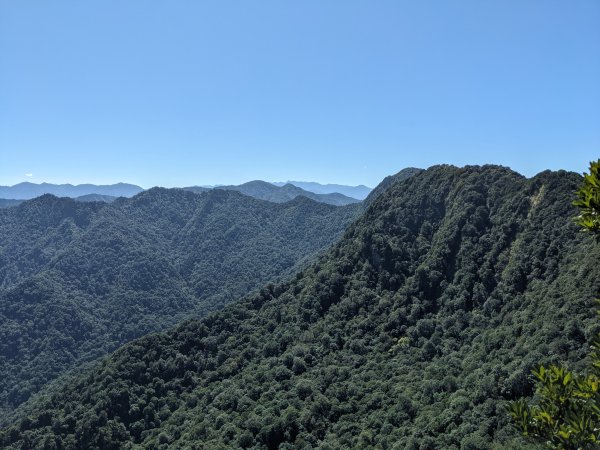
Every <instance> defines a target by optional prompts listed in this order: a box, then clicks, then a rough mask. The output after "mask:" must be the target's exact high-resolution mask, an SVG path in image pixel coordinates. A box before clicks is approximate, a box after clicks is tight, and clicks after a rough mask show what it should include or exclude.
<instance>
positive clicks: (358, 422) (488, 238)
mask: <svg viewBox="0 0 600 450" xmlns="http://www.w3.org/2000/svg"><path fill="white" fill-rule="evenodd" d="M580 182H581V177H580V176H579V175H577V174H574V173H568V172H564V171H559V172H550V171H546V172H542V173H540V174H538V175H537V176H535V177H533V178H530V179H527V178H525V177H523V176H521V175H519V174H517V173H515V172H513V171H511V170H510V169H507V168H504V167H498V166H483V167H477V166H468V167H464V168H457V167H453V166H434V167H432V168H430V169H427V170H425V171H423V170H419V169H405V170H403V171H401V172H399V173H398V174H396V175H394V176H392V177H388V178H386V179H385V180H384V181H382V183H381V184H380V186H378V188H376V189H375V190H374V191H373V196H372V197H370V198H369V199H367V201H366V202H364V203H362V204H357V205H348V206H343V207H339V206H331V205H326V204H323V203H317V202H315V201H312V200H310V199H307V198H305V197H297V198H295V199H294V200H291V201H288V202H285V203H274V202H268V201H262V200H257V199H252V198H250V197H247V196H244V195H242V194H241V193H239V192H233V191H230V190H223V189H214V190H210V191H208V192H204V193H201V194H194V193H191V192H186V191H184V190H181V189H175V190H166V189H158V188H157V189H152V190H149V191H147V192H144V193H141V194H138V195H137V196H136V197H134V198H132V199H119V200H116V201H115V202H114V203H112V204H101V203H78V202H74V201H72V200H69V199H57V198H55V197H51V196H44V197H41V198H38V199H35V200H32V201H29V202H25V203H24V204H22V205H20V206H18V207H16V208H10V209H7V210H4V211H0V225H1V226H2V227H3V228H2V229H1V230H0V231H1V233H0V236H3V239H4V240H3V241H2V252H1V253H0V255H2V259H1V260H0V262H1V264H2V265H1V267H2V272H0V274H2V277H3V278H2V279H3V280H4V281H3V282H4V286H5V287H4V288H2V290H1V291H0V305H2V310H1V311H0V313H1V314H2V320H3V322H2V324H0V330H1V331H2V332H3V333H4V334H3V335H2V336H0V345H2V347H0V350H1V351H2V353H1V355H0V356H1V358H0V364H1V365H0V371H1V372H2V375H3V377H2V378H3V379H4V380H5V381H4V384H3V385H2V386H0V392H3V393H4V394H3V395H4V396H5V397H4V399H5V400H4V401H5V403H4V404H5V407H6V408H7V410H6V411H7V412H8V411H11V410H12V408H14V407H15V406H16V405H18V404H19V403H21V402H23V401H24V400H26V399H27V397H28V396H30V395H31V394H32V393H34V392H37V391H38V390H39V388H40V387H41V386H42V385H44V383H45V382H46V381H49V379H52V377H55V376H56V375H57V374H58V373H63V372H61V370H62V368H61V365H62V364H65V363H66V364H67V365H68V364H71V363H73V364H74V362H75V361H82V360H88V361H89V360H92V359H93V358H94V357H96V356H99V354H102V353H103V352H106V351H110V350H111V349H112V348H115V346H116V345H118V344H119V343H122V342H125V341H129V340H130V339H131V338H134V337H136V336H139V335H140V334H142V333H145V332H148V331H150V330H152V329H154V330H155V329H156V328H153V327H156V323H157V322H158V323H159V324H160V326H163V325H164V326H167V325H169V324H172V323H175V322H176V321H177V320H178V319H179V318H183V317H184V316H185V315H186V314H189V312H190V311H193V312H194V313H195V314H196V315H197V316H202V315H204V314H205V313H207V312H208V311H214V310H215V309H218V308H221V307H222V306H225V305H227V306H225V308H224V309H222V310H221V311H218V312H214V313H212V314H209V315H208V316H207V317H204V318H199V319H193V320H188V321H185V322H183V323H181V324H179V325H178V326H177V327H175V328H173V329H171V330H169V331H167V332H163V333H158V334H150V335H148V336H145V337H142V338H140V339H136V340H134V341H133V342H130V343H129V344H126V345H124V346H123V347H121V348H120V349H118V350H117V351H115V352H114V353H112V354H111V355H109V356H108V357H106V358H103V359H101V360H99V361H98V362H97V363H96V364H94V365H93V367H91V368H90V369H89V370H85V371H83V372H82V373H74V374H72V375H70V376H66V377H65V378H63V379H60V380H57V381H56V382H55V383H54V384H53V385H47V387H46V389H47V390H46V391H45V392H43V393H42V394H40V395H37V396H36V395H34V396H33V397H32V398H31V399H30V400H29V401H28V402H26V403H25V404H24V405H22V406H21V407H20V408H19V409H18V410H17V411H16V412H13V413H12V414H13V415H12V416H8V415H7V416H5V417H7V420H8V422H10V424H9V426H7V427H6V428H5V429H3V430H2V431H0V446H3V447H6V448H11V449H12V448H14V449H17V448H69V449H71V448H102V449H119V448H156V449H163V448H164V449H166V448H252V449H291V448H323V449H325V448H330V449H338V448H381V449H388V448H389V449H391V448H402V449H414V450H417V449H436V448H440V449H442V448H444V449H446V448H448V449H473V450H474V449H477V450H479V449H492V448H493V449H505V448H515V449H516V448H528V444H527V443H526V442H524V441H523V440H522V439H521V438H520V436H519V435H518V434H517V432H516V431H515V430H514V428H513V427H512V425H511V424H510V423H509V418H508V415H507V413H506V410H505V408H504V405H505V402H506V401H507V400H510V399H514V398H517V397H520V396H522V395H530V394H531V393H532V380H531V376H530V373H531V369H532V368H534V367H537V366H538V365H539V364H540V363H546V362H549V361H552V362H558V361H561V362H566V363H567V364H569V365H571V367H574V368H575V369H578V368H580V367H581V365H582V361H583V360H584V356H585V355H586V354H587V352H588V350H589V345H590V342H591V340H592V338H593V336H594V335H595V334H596V332H597V331H598V325H597V320H596V319H595V315H594V310H593V305H594V302H593V299H594V297H595V296H597V295H598V294H599V293H600V264H598V257H597V247H596V244H595V242H594V241H593V239H592V238H591V237H590V236H588V235H585V234H584V233H580V232H579V231H578V229H577V227H576V226H575V225H574V223H573V220H572V217H573V216H574V215H575V213H576V210H575V208H574V207H573V206H572V204H571V202H572V195H573V194H572V193H573V192H574V190H575V189H576V188H577V186H578V185H579V183H580ZM342 230H345V231H342ZM342 233H343V236H342V237H341V239H339V240H338V239H337V238H338V236H340V234H342ZM314 240H317V242H314ZM329 244H331V245H329ZM307 245H312V247H311V248H310V249H309V250H307V249H306V247H305V246H307ZM290 246H291V249H289V247H290ZM325 246H329V249H328V250H327V251H326V252H324V253H322V254H318V253H319V249H323V248H324V247H325ZM63 249H66V250H63ZM292 255H293V256H292ZM309 259H312V262H311V263H310V264H308V265H306V263H307V262H308V260H309ZM294 271H295V272H296V274H295V276H293V277H287V278H286V275H285V274H291V273H292V272H294ZM281 277H284V278H283V279H282V280H281V281H276V282H271V283H266V284H263V285H262V288H260V289H259V290H257V291H255V292H253V293H250V294H249V295H245V296H244V295H243V294H244V293H247V292H249V290H251V289H252V288H253V287H256V286H259V285H257V284H253V283H256V281H255V280H257V278H259V279H260V280H262V282H263V283H264V282H265V280H269V279H270V280H274V279H277V278H281ZM205 294H206V295H205ZM203 295H205V296H203ZM236 296H239V298H237V300H236ZM188 317H189V315H188ZM77 352H80V353H77ZM81 352H84V354H83V355H82V354H81ZM85 352H87V353H85ZM78 358H79V359H78ZM48 373H50V375H47V374H48ZM48 376H49V378H45V377H48Z"/></svg>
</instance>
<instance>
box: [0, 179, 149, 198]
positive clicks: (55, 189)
mask: <svg viewBox="0 0 600 450" xmlns="http://www.w3.org/2000/svg"><path fill="white" fill-rule="evenodd" d="M142 191H143V189H142V188H141V187H139V186H136V185H133V184H128V183H117V184H109V185H96V184H78V185H73V184H52V183H41V184H36V183H29V182H24V183H19V184H15V185H14V186H0V198H3V199H13V200H28V199H32V198H35V197H39V196H40V195H44V194H52V195H56V196H57V197H72V198H73V197H81V196H84V195H90V194H99V195H108V196H110V197H132V196H134V195H135V194H139V193H140V192H142Z"/></svg>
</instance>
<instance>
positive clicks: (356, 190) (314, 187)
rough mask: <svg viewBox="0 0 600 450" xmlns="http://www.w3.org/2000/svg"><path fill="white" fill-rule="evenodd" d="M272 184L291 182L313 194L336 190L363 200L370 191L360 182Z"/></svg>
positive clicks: (334, 191) (331, 192) (329, 192)
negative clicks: (354, 183)
mask: <svg viewBox="0 0 600 450" xmlns="http://www.w3.org/2000/svg"><path fill="white" fill-rule="evenodd" d="M273 184H274V185H275V186H285V185H286V184H291V185H294V186H296V187H299V188H302V189H304V190H305V191H309V192H314V193H315V194H333V193H336V192H337V193H339V194H343V195H345V196H347V197H351V198H356V199H358V200H364V199H365V198H366V197H367V195H369V192H371V188H370V187H367V186H364V185H362V184H361V185H358V186H346V185H343V184H321V183H315V182H313V181H286V182H281V181H278V182H275V183H273Z"/></svg>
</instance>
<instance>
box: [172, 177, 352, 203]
mask: <svg viewBox="0 0 600 450" xmlns="http://www.w3.org/2000/svg"><path fill="white" fill-rule="evenodd" d="M183 189H184V190H186V191H192V192H204V191H207V190H209V189H208V188H205V187H199V186H192V187H186V188H183ZM214 189H223V190H228V191H238V192H241V193H242V194H245V195H249V196H250V197H254V198H258V199H261V200H267V201H270V202H275V203H284V202H289V201H290V200H293V199H295V198H296V197H298V196H304V197H306V198H310V199H311V200H315V201H317V202H321V203H327V204H329V205H336V206H345V205H350V204H353V203H359V201H360V200H357V199H355V198H350V197H346V196H345V195H342V194H339V193H331V194H315V193H313V192H309V191H305V190H304V189H301V188H299V187H296V186H293V185H291V184H286V185H284V186H275V185H274V184H271V183H267V182H266V181H261V180H255V181H249V182H248V183H244V184H240V185H238V186H217V187H215V188H214Z"/></svg>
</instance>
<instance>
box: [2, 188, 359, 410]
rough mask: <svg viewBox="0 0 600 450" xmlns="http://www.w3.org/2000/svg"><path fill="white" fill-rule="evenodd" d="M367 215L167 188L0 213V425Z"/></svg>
mask: <svg viewBox="0 0 600 450" xmlns="http://www.w3.org/2000/svg"><path fill="white" fill-rule="evenodd" d="M359 211H360V207H359V206H357V205H355V206H347V207H334V206H330V205H326V204H323V203H316V202H314V201H312V200H309V199H307V198H304V197H298V198H296V199H295V200H293V201H290V202H287V203H283V204H275V203H271V202H266V201H260V200H256V199H253V198H250V197H247V196H244V195H242V194H240V193H238V192H233V191H224V190H215V191H211V192H208V193H204V194H200V195H198V194H193V193H190V192H184V191H183V190H180V189H162V188H155V189H151V190H148V191H145V192H143V193H141V194H138V195H137V196H135V197H133V198H131V199H125V198H120V199H118V200H116V201H114V202H113V203H111V204H106V203H99V202H90V203H84V202H77V201H74V200H72V199H69V198H57V197H54V196H51V195H44V196H42V197H39V198H36V199H33V200H30V201H26V202H24V203H23V204H21V205H19V206H17V207H13V208H7V209H3V210H0V417H1V418H2V419H3V420H6V419H7V414H8V413H9V412H10V411H11V410H13V408H15V407H16V406H18V405H19V404H21V403H22V402H23V401H25V400H27V399H28V398H29V396H30V395H32V394H33V393H36V392H38V391H39V390H40V389H41V388H42V387H44V386H45V385H46V383H48V382H49V381H52V380H53V379H55V378H56V377H57V376H59V375H61V374H63V373H64V372H65V371H67V370H68V369H70V368H73V367H75V366H77V365H79V364H81V363H82V362H85V361H91V360H93V359H95V358H97V357H99V356H102V355H105V354H107V353H108V352H110V351H113V350H114V349H116V348H117V347H118V346H120V345H122V344H124V343H125V342H128V341H130V340H132V339H134V338H136V337H139V336H142V335H144V334H147V333H150V332H155V331H160V330H164V329H166V328H168V327H170V326H173V325H175V324H176V323H178V322H180V321H181V320H183V319H185V318H190V317H201V316H203V315H205V314H206V313H207V312H210V311H214V310H216V309H219V308H221V307H222V306H224V305H225V304H227V303H228V302H230V301H232V300H234V299H237V298H239V297H240V296H242V295H244V294H246V293H248V292H250V291H251V290H252V289H254V288H257V287H259V286H261V285H262V284H264V283H266V282H268V281H273V280H276V279H278V278H281V277H284V276H287V275H289V274H290V273H292V272H293V271H295V270H297V268H298V267H301V266H303V265H305V264H306V263H307V261H308V260H310V259H311V258H312V257H313V256H314V255H315V254H316V253H318V252H319V251H321V250H322V249H324V248H326V247H327V246H329V245H330V244H331V243H333V242H334V241H335V240H336V239H338V238H339V237H340V235H341V233H342V232H343V230H344V229H345V228H346V226H347V225H348V224H349V223H350V222H351V221H352V220H353V219H354V218H355V216H356V215H357V214H358V213H359ZM1 421H2V420H0V422H1Z"/></svg>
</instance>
